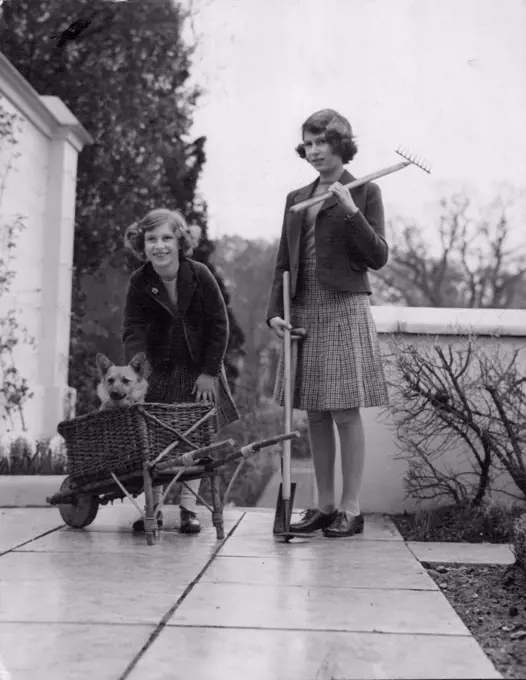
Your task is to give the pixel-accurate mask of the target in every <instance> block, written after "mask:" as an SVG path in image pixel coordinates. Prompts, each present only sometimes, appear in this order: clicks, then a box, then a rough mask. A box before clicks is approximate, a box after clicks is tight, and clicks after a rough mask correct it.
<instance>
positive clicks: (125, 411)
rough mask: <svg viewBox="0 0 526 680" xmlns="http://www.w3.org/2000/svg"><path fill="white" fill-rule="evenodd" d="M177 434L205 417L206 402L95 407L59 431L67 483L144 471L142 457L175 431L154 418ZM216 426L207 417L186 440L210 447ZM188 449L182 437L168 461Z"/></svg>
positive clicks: (156, 449) (158, 448)
mask: <svg viewBox="0 0 526 680" xmlns="http://www.w3.org/2000/svg"><path fill="white" fill-rule="evenodd" d="M141 409H143V410H144V411H145V412H146V413H147V414H150V415H151V416H154V417H155V418H157V419H159V420H160V421H162V423H164V424H165V425H168V426H169V427H171V428H173V429H175V430H177V432H179V433H180V434H182V435H184V433H185V432H186V431H187V430H188V429H190V427H192V426H193V425H194V424H195V423H197V422H198V421H199V420H201V419H202V418H204V416H205V415H206V414H207V413H208V412H209V410H210V406H207V405H205V404H195V403H194V404H141V405H140V406H137V405H136V406H130V407H129V408H122V409H114V410H109V411H97V412H96V413H90V414H88V415H86V416H80V417H78V418H73V419H72V420H65V421H63V422H61V423H59V425H58V427H57V430H58V432H59V434H60V435H62V437H64V439H65V441H66V448H67V457H68V474H69V477H70V480H71V482H74V483H75V484H76V485H82V484H86V483H90V482H94V481H97V480H102V479H107V478H108V476H109V474H110V472H113V473H114V474H115V475H117V477H119V476H120V475H122V474H126V473H130V472H138V471H142V468H143V463H144V462H145V461H146V460H153V459H154V458H156V457H157V456H158V455H159V453H161V451H162V450H163V449H164V448H166V447H167V446H168V445H169V444H171V443H172V442H174V441H178V438H177V436H176V435H175V434H174V433H172V432H170V431H169V430H167V429H165V428H164V427H162V426H161V425H160V424H159V423H157V422H155V421H154V420H153V419H152V418H149V417H148V416H147V415H145V414H144V413H142V412H141ZM216 431H217V420H216V418H215V417H211V418H209V419H208V420H206V421H205V422H204V423H202V424H201V425H200V426H199V427H198V428H196V429H195V430H194V431H193V432H192V433H191V434H189V435H188V437H187V439H188V440H189V441H191V442H192V443H193V444H195V445H196V446H198V447H199V448H200V447H202V446H208V445H209V444H210V443H211V442H212V440H213V438H214V436H215V434H216ZM189 450H191V447H189V446H188V445H187V444H185V443H184V442H180V443H179V444H178V446H177V447H176V448H175V449H174V450H173V451H172V452H171V453H170V454H169V455H168V456H167V457H166V458H165V459H164V460H170V456H172V457H175V456H176V455H180V454H181V453H184V452H185V451H189Z"/></svg>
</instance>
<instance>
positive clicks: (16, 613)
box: [0, 566, 195, 624]
mask: <svg viewBox="0 0 526 680" xmlns="http://www.w3.org/2000/svg"><path fill="white" fill-rule="evenodd" d="M194 577H195V570H192V568H191V566H190V567H189V570H188V571H187V572H185V573H183V574H181V582H180V585H173V584H169V583H163V582H159V581H153V580H152V579H150V580H148V581H146V582H143V583H137V582H135V581H133V578H130V579H128V580H127V581H124V582H120V583H118V582H116V581H111V580H109V579H104V581H102V582H96V581H92V582H91V583H85V582H84V583H82V582H81V583H80V584H79V583H78V582H77V581H71V580H63V581H59V580H57V579H53V580H49V581H46V582H45V583H43V582H42V581H36V580H29V581H18V583H16V586H15V587H14V586H13V583H12V582H10V581H2V582H0V602H1V603H2V604H1V607H0V622H24V621H25V622H27V623H66V622H70V623H93V624H98V623H128V624H130V623H148V624H157V623H158V622H159V621H160V620H161V619H162V617H163V616H164V615H165V614H166V612H167V611H168V610H169V609H170V607H171V606H173V605H174V604H175V602H176V601H177V599H178V598H179V597H180V596H181V594H182V593H183V591H184V589H185V588H186V586H187V584H188V582H189V581H191V580H192V578H194ZM81 586H82V587H81Z"/></svg>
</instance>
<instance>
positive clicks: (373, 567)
mask: <svg viewBox="0 0 526 680" xmlns="http://www.w3.org/2000/svg"><path fill="white" fill-rule="evenodd" d="M1 575H2V570H1V564H0V578H1ZM200 582H201V583H244V584H253V585H267V586H271V585H274V584H280V585H283V586H309V587H310V586H317V587H320V588H322V587H323V588H375V589H385V588H387V589H391V590H393V589H401V590H438V586H437V585H436V583H435V582H434V581H433V579H432V578H431V577H430V576H428V574H427V572H426V570H425V569H424V568H423V567H422V566H421V565H420V564H419V563H418V562H417V561H416V560H415V559H414V558H413V557H412V555H409V554H407V555H404V556H403V557H399V558H398V559H397V560H396V567H393V560H392V556H391V555H388V554H384V555H382V556H378V555H377V554H376V555H375V554H373V555H371V554H368V553H367V552H363V551H362V552H361V553H360V554H355V555H351V556H349V558H348V559H346V561H345V563H343V564H342V563H341V562H338V561H335V560H323V561H322V560H302V559H295V558H294V553H293V552H291V553H290V554H289V555H288V556H283V557H221V556H218V557H217V558H216V559H215V560H214V561H213V563H212V564H211V565H210V566H209V567H208V569H207V570H206V572H205V574H204V575H203V577H202V579H201V581H200Z"/></svg>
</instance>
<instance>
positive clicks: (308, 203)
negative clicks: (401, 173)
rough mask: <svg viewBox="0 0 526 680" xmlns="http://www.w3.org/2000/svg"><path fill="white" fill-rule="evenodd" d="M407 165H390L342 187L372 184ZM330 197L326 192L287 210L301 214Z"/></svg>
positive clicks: (407, 163)
mask: <svg viewBox="0 0 526 680" xmlns="http://www.w3.org/2000/svg"><path fill="white" fill-rule="evenodd" d="M408 165H412V163H411V161H402V162H401V163H396V164H395V165H390V166H389V167H388V168H383V170H377V171H376V172H371V174H369V175H365V176H364V177H360V178H359V179H355V180H354V181H352V182H349V183H348V184H344V185H343V186H344V187H346V188H347V189H355V188H356V187H360V186H362V184H365V183H366V182H372V181H373V180H375V179H378V178H379V177H384V176H385V175H390V174H391V173H393V172H398V170H403V168H407V166H408ZM331 196H332V193H331V192H330V191H326V192H325V193H324V194H320V195H319V196H313V197H312V198H307V200H305V201H300V202H299V203H295V204H294V205H292V206H291V207H290V208H289V210H290V212H293V213H298V212H302V211H303V210H306V209H307V208H310V207H311V206H312V205H316V203H322V202H323V201H326V200H327V199H328V198H330V197H331Z"/></svg>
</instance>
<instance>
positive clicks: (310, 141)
mask: <svg viewBox="0 0 526 680" xmlns="http://www.w3.org/2000/svg"><path fill="white" fill-rule="evenodd" d="M302 136H303V141H302V143H301V144H300V145H299V146H298V147H297V148H296V151H297V152H298V154H299V156H300V157H301V158H304V159H306V160H307V162H308V163H310V164H311V165H312V167H313V168H314V169H315V170H316V172H317V173H318V177H317V178H316V180H315V181H314V182H313V183H312V184H309V185H308V186H306V187H303V188H301V189H297V190H296V191H292V192H291V193H290V194H289V195H288V196H287V200H286V204H285V217H284V222H283V229H282V233H281V240H280V245H279V250H278V255H277V259H276V267H275V273H274V281H273V284H272V289H271V294H270V303H269V307H268V313H267V323H268V324H269V325H270V327H271V328H272V329H273V330H274V331H275V333H276V334H277V335H278V337H280V338H281V337H283V329H284V328H286V327H287V324H286V322H285V321H284V319H283V283H282V282H283V276H282V275H283V272H284V271H290V280H291V286H290V287H291V298H292V301H291V321H292V324H293V326H296V327H303V328H305V329H306V331H307V337H306V339H305V340H303V341H302V344H300V345H299V352H298V364H297V371H296V383H295V389H294V397H293V406H294V408H297V409H302V410H305V411H307V416H308V423H309V436H310V443H311V450H312V458H313V463H314V472H315V477H316V485H317V489H318V507H317V508H310V509H308V510H306V511H305V512H304V513H303V516H302V517H301V520H300V521H299V522H298V523H296V524H292V525H291V531H294V532H298V533H302V532H305V533H307V532H311V531H316V530H320V529H322V530H323V532H324V534H325V535H326V536H329V537H343V536H352V535H353V534H358V533H361V532H363V525H364V522H363V516H362V515H361V513H360V506H359V500H358V492H359V490H360V483H361V479H362V473H363V468H364V458H365V439H364V431H363V425H362V421H361V416H360V408H363V407H370V406H382V405H385V404H387V401H388V396H387V388H386V382H385V377H384V371H383V366H382V360H381V356H380V348H379V343H378V337H377V334H376V328H375V325H374V321H373V318H372V315H371V310H370V303H369V296H370V294H371V286H370V283H369V279H368V276H367V270H368V269H375V270H377V269H380V268H381V267H383V266H384V265H385V264H386V262H387V258H388V246H387V243H386V241H385V238H384V211H383V204H382V198H381V194H380V189H379V188H378V186H377V185H376V184H373V183H368V184H365V185H363V186H361V187H359V188H357V189H353V190H351V191H349V190H348V189H346V188H345V187H344V186H343V185H344V184H347V183H349V182H351V181H352V180H353V179H354V178H353V177H352V175H351V174H350V173H349V172H348V171H347V170H345V169H344V165H345V164H347V163H348V162H349V161H351V160H352V159H353V158H354V156H355V154H356V152H357V146H356V144H355V139H354V136H353V131H352V129H351V126H350V124H349V122H348V121H347V119H346V118H344V117H343V116H341V115H340V114H339V113H337V112H336V111H333V110H331V109H324V110H322V111H318V112H316V113H314V114H313V115H312V116H310V117H309V118H308V119H307V120H306V121H305V123H304V124H303V126H302ZM325 192H330V194H331V197H330V198H328V199H327V200H325V201H324V202H323V203H318V204H317V205H315V206H313V207H311V208H310V209H308V210H307V211H305V212H300V213H290V212H289V208H290V207H291V206H292V205H293V204H294V203H298V202H300V201H303V200H305V199H307V198H309V197H311V196H315V195H319V194H322V193H325ZM275 398H276V399H277V401H278V403H280V404H281V405H283V365H282V362H281V365H280V369H279V372H278V379H277V382H276V390H275ZM333 422H335V423H336V426H337V431H338V434H339V438H340V444H341V463H342V475H343V492H342V498H341V502H340V504H339V506H337V505H336V502H335V490H334V465H335V438H334V428H333Z"/></svg>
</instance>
